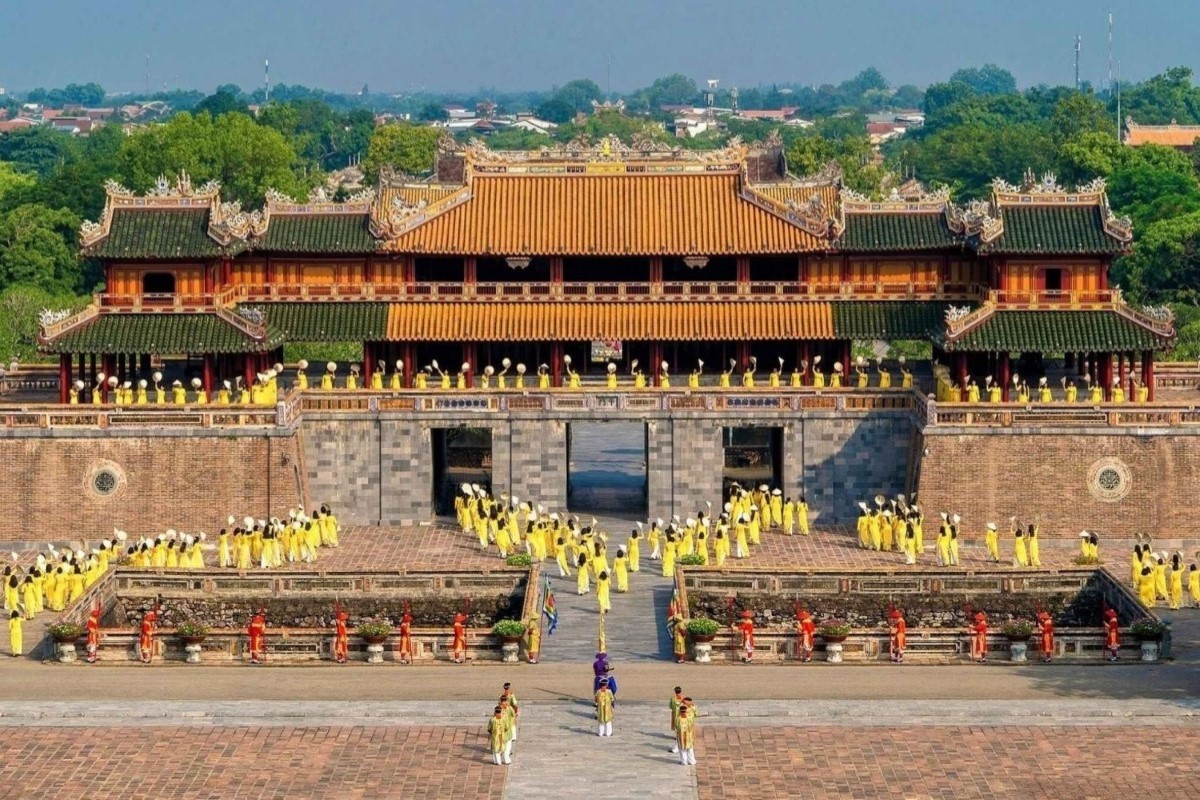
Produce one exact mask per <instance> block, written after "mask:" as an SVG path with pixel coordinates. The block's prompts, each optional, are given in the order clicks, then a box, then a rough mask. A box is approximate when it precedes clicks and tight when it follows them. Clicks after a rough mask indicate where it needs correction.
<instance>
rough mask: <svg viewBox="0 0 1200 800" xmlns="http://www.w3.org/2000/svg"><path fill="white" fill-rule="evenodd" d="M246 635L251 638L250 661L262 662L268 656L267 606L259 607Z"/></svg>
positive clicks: (253, 662) (254, 662) (252, 662)
mask: <svg viewBox="0 0 1200 800" xmlns="http://www.w3.org/2000/svg"><path fill="white" fill-rule="evenodd" d="M246 635H247V636H248V637H249V638H250V663H251V664H261V663H262V662H263V661H264V660H265V658H266V650H267V610H266V609H265V608H262V609H259V611H258V613H257V614H255V615H254V617H253V618H252V619H251V620H250V625H249V627H248V628H247V629H246Z"/></svg>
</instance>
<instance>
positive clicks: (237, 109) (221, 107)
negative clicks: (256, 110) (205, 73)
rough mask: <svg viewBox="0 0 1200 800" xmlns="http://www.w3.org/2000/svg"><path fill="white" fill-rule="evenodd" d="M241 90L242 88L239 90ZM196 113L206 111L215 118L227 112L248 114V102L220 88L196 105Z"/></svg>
mask: <svg viewBox="0 0 1200 800" xmlns="http://www.w3.org/2000/svg"><path fill="white" fill-rule="evenodd" d="M239 91H240V90H239ZM195 113H196V114H201V113H205V114H208V115H209V116H211V117H212V118H213V119H216V118H217V117H220V116H223V115H225V114H247V113H249V112H248V111H247V109H246V104H245V103H243V102H242V101H241V100H239V99H238V96H237V95H236V94H234V93H232V92H229V91H226V90H221V89H218V90H217V92H216V94H210V95H209V96H208V97H206V98H204V99H203V100H201V101H200V103H199V104H198V105H197V106H196V110H195Z"/></svg>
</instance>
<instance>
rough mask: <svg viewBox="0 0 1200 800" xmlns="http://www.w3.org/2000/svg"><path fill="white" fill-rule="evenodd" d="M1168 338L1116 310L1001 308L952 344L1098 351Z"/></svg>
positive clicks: (1157, 344)
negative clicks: (1012, 309)
mask: <svg viewBox="0 0 1200 800" xmlns="http://www.w3.org/2000/svg"><path fill="white" fill-rule="evenodd" d="M1166 344H1167V341H1166V339H1164V338H1163V337H1160V336H1157V335H1155V334H1154V333H1153V332H1152V331H1150V330H1147V329H1146V328H1143V327H1142V326H1141V325H1138V324H1137V323H1136V322H1133V321H1131V320H1128V319H1126V318H1125V317H1122V316H1121V315H1120V314H1117V313H1116V312H1115V311H1070V310H1062V311H1059V310H1055V311H997V312H995V313H994V314H993V315H992V316H991V317H989V318H988V319H987V320H985V321H984V322H981V323H980V324H979V325H978V326H977V327H975V328H972V329H971V330H969V331H967V332H966V333H965V334H963V335H962V336H961V337H959V338H958V339H955V340H952V341H947V343H946V349H948V350H967V351H976V352H1010V353H1015V352H1026V351H1027V352H1040V353H1066V352H1079V353H1096V352H1111V351H1116V350H1153V349H1157V348H1161V347H1164V346H1165V345H1166Z"/></svg>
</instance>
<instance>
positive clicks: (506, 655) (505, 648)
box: [500, 637, 521, 664]
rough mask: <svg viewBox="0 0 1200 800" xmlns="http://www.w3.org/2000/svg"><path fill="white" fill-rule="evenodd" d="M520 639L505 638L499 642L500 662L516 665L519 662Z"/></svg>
mask: <svg viewBox="0 0 1200 800" xmlns="http://www.w3.org/2000/svg"><path fill="white" fill-rule="evenodd" d="M520 653H521V639H520V637H517V638H516V639H511V637H505V638H504V639H501V641H500V660H501V661H502V662H504V663H505V664H516V663H517V662H518V661H520V658H519V656H520Z"/></svg>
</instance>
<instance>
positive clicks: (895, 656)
mask: <svg viewBox="0 0 1200 800" xmlns="http://www.w3.org/2000/svg"><path fill="white" fill-rule="evenodd" d="M888 640H889V641H888V643H889V645H890V647H889V649H890V651H891V657H892V661H895V662H896V663H897V664H902V663H904V647H905V646H906V645H907V644H908V623H907V622H906V621H905V620H904V613H903V612H902V611H900V609H898V608H893V609H891V610H890V611H888Z"/></svg>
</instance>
